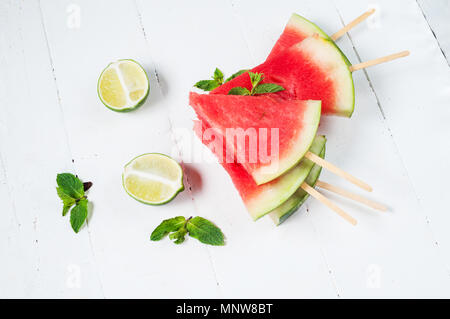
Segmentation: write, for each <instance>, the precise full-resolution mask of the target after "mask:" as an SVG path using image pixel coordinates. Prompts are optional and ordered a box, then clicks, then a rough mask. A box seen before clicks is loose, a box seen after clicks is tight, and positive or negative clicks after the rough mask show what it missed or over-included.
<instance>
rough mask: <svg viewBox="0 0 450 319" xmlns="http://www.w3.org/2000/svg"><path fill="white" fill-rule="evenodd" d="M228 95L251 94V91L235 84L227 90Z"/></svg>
mask: <svg viewBox="0 0 450 319" xmlns="http://www.w3.org/2000/svg"><path fill="white" fill-rule="evenodd" d="M228 95H251V92H250V91H249V90H248V89H247V88H243V87H241V86H237V87H234V88H232V89H231V90H230V91H228Z"/></svg>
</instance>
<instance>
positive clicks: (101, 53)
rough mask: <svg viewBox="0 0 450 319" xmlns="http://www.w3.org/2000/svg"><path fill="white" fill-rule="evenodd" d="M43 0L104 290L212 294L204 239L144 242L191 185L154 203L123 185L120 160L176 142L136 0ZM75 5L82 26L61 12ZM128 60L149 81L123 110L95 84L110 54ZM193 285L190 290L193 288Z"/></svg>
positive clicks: (186, 208) (184, 207) (186, 199)
mask: <svg viewBox="0 0 450 319" xmlns="http://www.w3.org/2000/svg"><path fill="white" fill-rule="evenodd" d="M71 4H73V1H58V2H57V3H55V1H42V10H43V13H44V18H45V26H46V30H47V32H48V38H49V44H50V51H51V53H52V57H53V61H54V65H55V74H56V78H57V82H58V86H59V88H60V95H61V105H62V108H63V110H64V115H65V120H66V122H67V127H68V138H69V141H70V145H71V147H72V152H73V154H74V159H75V164H76V166H77V169H78V172H79V174H80V176H85V177H86V178H89V179H91V180H92V181H93V183H94V185H93V187H92V189H91V191H90V198H91V199H92V201H93V203H94V210H93V218H92V220H91V222H90V231H91V236H92V243H93V247H94V249H95V255H96V259H97V261H98V263H99V269H100V274H101V278H102V280H103V287H104V291H105V295H106V297H125V298H129V297H180V298H183V297H184V298H186V297H192V298H193V297H217V296H218V293H219V291H218V289H217V284H216V281H215V278H214V271H213V266H212V264H211V260H210V256H209V253H208V250H207V248H206V247H204V246H203V245H201V244H198V243H197V242H195V240H190V241H189V243H186V245H183V246H176V245H174V244H173V243H171V242H170V241H169V240H168V239H167V240H164V241H162V242H160V243H153V242H150V240H149V236H150V233H151V231H152V230H153V229H154V228H155V227H156V226H157V225H158V224H159V223H160V222H161V221H162V220H163V219H166V218H170V217H174V216H178V215H184V216H190V215H195V214H196V212H195V211H194V209H193V205H192V202H191V198H190V196H189V193H188V192H183V193H182V194H180V195H179V196H177V198H176V199H175V200H174V201H173V202H171V203H170V204H168V205H164V206H159V207H151V206H146V205H143V204H141V203H139V202H137V201H135V200H133V199H132V198H130V197H129V196H128V195H127V194H126V193H125V191H124V190H123V188H122V182H121V173H122V169H123V166H124V165H125V164H126V163H127V162H128V161H129V160H131V159H132V158H134V157H135V156H137V155H140V154H143V153H147V152H161V153H166V154H169V153H170V152H171V150H172V148H173V143H172V140H171V137H170V131H171V127H170V123H169V120H168V105H167V103H165V101H164V100H163V97H162V96H161V93H160V90H159V88H158V85H157V81H156V79H155V69H154V66H153V63H152V60H151V58H150V57H151V52H149V50H148V47H147V44H146V40H145V37H144V33H143V31H142V29H141V26H140V23H139V21H140V19H139V14H138V11H137V7H136V5H135V3H134V1H114V2H111V1H77V2H76V5H77V6H78V7H77V8H76V10H75V11H72V12H71V13H69V14H66V10H67V8H68V7H69V5H71ZM77 10H79V13H80V25H79V28H77V27H75V28H68V27H67V24H66V22H67V19H68V18H69V16H70V15H71V14H73V12H76V11H77ZM121 58H122V59H123V58H133V59H135V60H137V61H139V62H140V63H142V64H143V66H144V67H145V69H146V70H147V73H148V75H149V77H150V81H151V88H150V90H151V92H150V96H149V98H148V100H147V102H146V103H145V105H143V106H142V107H141V108H140V109H139V110H136V111H134V112H131V113H128V114H122V113H115V112H112V111H111V110H109V109H107V108H106V107H105V106H104V105H103V104H102V103H101V102H100V101H99V99H98V97H97V92H96V84H97V79H98V76H99V75H100V73H101V71H102V69H103V68H104V67H105V66H106V65H107V64H108V63H109V62H111V61H114V60H117V59H121ZM193 287H195V289H193Z"/></svg>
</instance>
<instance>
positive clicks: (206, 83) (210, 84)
mask: <svg viewBox="0 0 450 319" xmlns="http://www.w3.org/2000/svg"><path fill="white" fill-rule="evenodd" d="M211 78H212V80H201V81H198V82H197V83H195V84H194V86H195V87H196V88H199V89H201V90H203V91H212V90H214V89H215V88H216V87H218V86H221V85H222V84H223V73H222V71H220V70H219V69H218V68H216V69H215V70H214V74H213V76H212V77H211Z"/></svg>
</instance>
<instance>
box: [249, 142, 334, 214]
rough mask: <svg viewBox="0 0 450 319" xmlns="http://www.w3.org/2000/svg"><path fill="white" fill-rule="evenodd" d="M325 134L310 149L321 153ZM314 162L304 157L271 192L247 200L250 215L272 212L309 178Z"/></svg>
mask: <svg viewBox="0 0 450 319" xmlns="http://www.w3.org/2000/svg"><path fill="white" fill-rule="evenodd" d="M325 142H326V139H325V137H324V136H316V137H315V138H314V141H313V143H312V145H311V147H310V148H309V151H310V152H312V153H315V154H320V152H321V151H322V150H323V148H324V145H325ZM313 166H314V163H313V162H311V161H310V160H308V159H306V158H304V159H303V160H302V161H301V162H300V163H299V164H298V165H297V166H295V167H294V168H292V169H291V170H289V171H288V172H286V173H285V174H283V175H282V176H280V177H279V178H278V183H276V184H274V185H271V188H270V192H263V193H261V194H259V195H258V196H257V197H255V198H254V199H253V200H251V201H247V202H246V203H245V206H246V208H247V210H248V212H249V214H250V216H251V217H252V218H253V219H254V220H257V219H259V218H261V217H263V216H264V215H266V214H268V213H270V212H272V211H273V210H274V209H276V208H277V207H279V206H282V205H283V203H284V202H286V201H287V200H289V198H291V196H293V195H294V194H295V192H297V191H298V189H299V187H300V185H301V184H302V183H303V182H304V181H305V180H306V179H307V177H308V175H309V174H310V172H311V170H312V168H313Z"/></svg>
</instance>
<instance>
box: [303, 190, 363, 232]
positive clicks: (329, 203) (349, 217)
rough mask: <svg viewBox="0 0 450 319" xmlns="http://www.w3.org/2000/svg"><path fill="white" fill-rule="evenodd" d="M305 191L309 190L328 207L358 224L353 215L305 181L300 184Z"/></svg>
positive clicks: (308, 191) (310, 193) (350, 221)
mask: <svg viewBox="0 0 450 319" xmlns="http://www.w3.org/2000/svg"><path fill="white" fill-rule="evenodd" d="M300 187H301V188H302V189H303V190H304V191H305V192H307V193H308V194H309V195H311V196H312V197H314V198H315V199H317V200H318V201H320V202H322V204H324V205H326V206H327V207H328V208H330V209H332V210H333V211H334V212H335V213H337V214H338V215H339V216H341V217H342V218H344V219H345V220H346V221H348V222H349V223H350V224H352V225H356V223H357V221H356V219H354V218H353V217H352V216H350V215H349V214H347V213H346V212H345V211H344V210H342V209H341V208H340V207H339V206H337V205H336V204H334V203H333V202H332V201H330V200H329V199H328V198H326V197H325V196H323V195H322V194H321V193H319V192H318V191H316V190H315V189H314V188H312V187H311V186H309V185H308V184H306V183H305V182H303V184H302V185H301V186H300Z"/></svg>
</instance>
